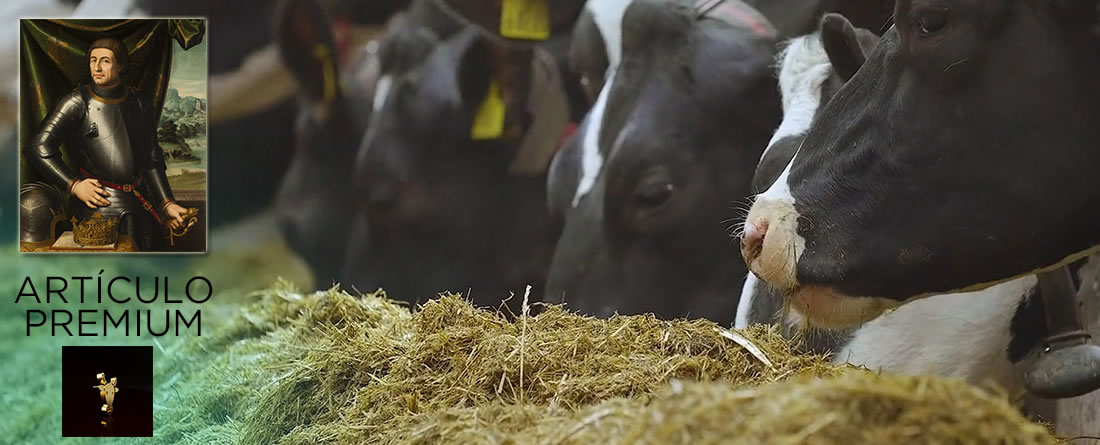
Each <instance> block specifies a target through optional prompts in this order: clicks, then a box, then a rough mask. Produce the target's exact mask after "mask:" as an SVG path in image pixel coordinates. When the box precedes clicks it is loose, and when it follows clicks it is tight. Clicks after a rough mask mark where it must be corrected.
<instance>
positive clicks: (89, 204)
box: [19, 18, 208, 253]
mask: <svg viewBox="0 0 1100 445" xmlns="http://www.w3.org/2000/svg"><path fill="white" fill-rule="evenodd" d="M205 34H206V21H205V19H202V18H157V19H22V20H20V70H19V73H20V77H19V89H20V91H19V101H20V103H19V148H20V150H19V152H20V153H19V155H20V162H19V178H20V181H19V184H20V185H19V232H20V233H19V242H20V250H21V251H22V252H39V253H57V252H64V253H122V252H127V253H203V252H205V251H206V248H207V235H206V232H207V230H206V227H207V220H208V218H207V215H206V213H207V212H206V209H207V207H208V206H207V198H208V191H207V175H206V171H207V162H206V159H207V109H206V104H207V97H206V92H207V70H206V61H207V58H206V50H207V45H206V39H204V37H205Z"/></svg>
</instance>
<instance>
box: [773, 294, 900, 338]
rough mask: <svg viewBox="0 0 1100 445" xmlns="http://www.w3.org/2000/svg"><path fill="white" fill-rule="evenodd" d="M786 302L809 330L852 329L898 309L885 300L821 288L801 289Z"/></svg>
mask: <svg viewBox="0 0 1100 445" xmlns="http://www.w3.org/2000/svg"><path fill="white" fill-rule="evenodd" d="M788 298H789V299H790V301H791V309H793V311H794V312H796V313H798V315H800V316H801V318H803V319H804V320H805V321H806V322H807V323H808V324H809V325H810V326H813V327H816V328H821V329H847V328H851V327H856V326H859V325H862V324H864V323H866V322H868V321H871V320H873V319H875V318H878V317H879V316H880V315H882V314H883V313H885V312H886V311H888V310H890V309H893V308H896V307H898V306H900V305H901V302H900V301H895V300H890V299H887V298H873V297H852V296H848V295H844V294H841V293H838V292H836V291H834V290H832V289H831V288H828V287H825V286H802V287H799V288H797V289H795V290H794V291H792V292H791V293H790V294H789V296H788Z"/></svg>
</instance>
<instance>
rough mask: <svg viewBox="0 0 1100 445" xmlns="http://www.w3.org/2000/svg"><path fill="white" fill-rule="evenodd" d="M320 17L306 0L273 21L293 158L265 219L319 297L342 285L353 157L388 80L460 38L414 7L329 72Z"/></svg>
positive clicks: (436, 16) (329, 41)
mask: <svg viewBox="0 0 1100 445" xmlns="http://www.w3.org/2000/svg"><path fill="white" fill-rule="evenodd" d="M327 16H328V14H327V13H326V11H325V10H324V9H323V8H322V5H321V4H320V3H318V2H317V1H316V0H287V1H284V2H281V4H280V7H279V9H278V15H277V19H278V20H277V21H276V41H277V43H278V46H279V50H280V53H281V56H282V60H283V64H284V65H285V66H287V68H288V69H289V70H290V72H291V73H292V74H293V75H294V78H295V79H296V80H297V83H298V85H299V87H300V88H299V101H298V103H299V109H298V116H297V119H296V121H295V127H294V136H295V141H294V146H295V148H296V150H295V152H294V156H293V157H292V158H291V162H290V165H289V167H288V168H287V171H286V174H285V175H284V177H283V179H282V182H281V184H280V185H279V189H278V191H277V193H276V196H275V206H274V207H275V213H276V215H275V216H276V220H277V222H278V224H279V228H280V231H281V232H282V235H283V238H284V239H285V240H286V243H287V245H288V246H289V247H290V248H291V249H292V250H293V251H294V252H295V253H297V254H298V255H299V256H300V257H301V258H302V259H303V260H304V261H305V263H306V265H307V266H308V267H309V268H310V270H311V271H312V273H313V277H314V279H313V282H314V285H315V286H317V287H319V288H327V287H329V286H331V285H332V284H333V282H339V281H342V279H343V276H342V275H341V273H342V272H343V270H344V267H345V259H346V256H347V253H346V252H347V246H348V244H349V239H350V238H351V237H352V225H353V224H354V223H355V220H356V218H357V213H356V212H357V210H358V209H359V207H358V206H357V205H356V202H357V201H358V200H360V199H362V197H361V195H360V194H359V193H357V191H356V190H355V189H354V182H353V179H352V174H353V173H354V163H355V156H356V153H357V150H358V148H359V144H360V142H361V141H362V138H363V134H364V133H366V130H367V124H368V123H369V122H370V120H371V115H372V114H373V113H374V112H375V111H376V110H377V109H378V108H379V107H380V106H381V103H382V102H383V101H384V100H385V97H386V95H387V94H388V92H389V86H390V83H391V79H392V78H394V77H399V76H401V75H403V74H404V73H405V72H407V71H409V70H411V69H412V68H413V67H414V66H416V65H417V64H419V63H421V62H422V61H423V60H424V59H425V58H427V56H428V53H429V52H430V51H431V49H432V46H433V45H434V44H435V43H436V42H437V41H438V39H439V37H438V36H440V35H442V36H445V37H446V36H449V35H453V34H454V33H456V32H458V31H459V30H460V29H461V26H460V25H459V24H457V23H455V22H454V21H453V20H452V19H451V18H450V17H449V16H446V15H445V14H444V13H443V12H442V11H439V10H438V9H436V8H435V6H434V3H433V2H431V1H430V0H418V1H416V2H414V3H413V4H412V5H411V6H410V8H409V10H408V11H405V12H402V13H400V14H399V15H397V16H395V17H394V18H393V19H392V20H391V21H390V23H389V24H388V27H387V29H386V31H385V32H384V35H383V36H382V37H381V38H379V39H375V40H372V41H370V42H368V43H367V44H366V45H364V46H363V47H360V48H357V49H355V50H354V52H353V53H352V57H350V58H349V60H348V62H347V63H346V64H339V63H338V58H337V55H338V48H337V47H336V46H335V44H334V41H333V35H332V30H331V26H330V20H329V19H328V17H327Z"/></svg>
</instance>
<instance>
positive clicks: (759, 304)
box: [735, 14, 878, 328]
mask: <svg viewBox="0 0 1100 445" xmlns="http://www.w3.org/2000/svg"><path fill="white" fill-rule="evenodd" d="M820 24H821V29H820V30H818V31H817V32H814V33H812V34H808V35H804V36H801V37H796V38H793V39H790V40H788V41H786V42H784V44H783V49H782V51H781V52H780V55H779V66H778V70H777V71H778V75H777V77H778V78H779V91H780V94H781V97H782V103H783V122H782V123H780V124H779V128H777V129H776V131H775V133H774V134H773V135H772V138H771V141H769V143H768V146H767V148H765V149H764V154H763V155H761V157H760V163H759V165H757V168H756V173H755V175H754V176H753V183H752V190H753V193H754V194H756V193H760V192H763V191H764V190H767V189H768V187H770V186H771V185H772V184H773V183H774V182H775V180H776V178H778V177H779V175H780V173H782V172H783V170H784V169H785V168H786V166H787V164H788V163H790V161H791V158H793V157H794V154H795V152H796V151H797V150H798V147H799V146H801V145H802V141H803V140H805V138H806V132H807V131H808V130H809V128H810V123H811V122H812V121H813V119H814V116H815V115H816V114H817V110H819V109H821V107H823V106H824V105H825V103H827V102H828V101H829V99H831V98H832V97H833V95H835V94H836V92H837V90H839V89H840V87H841V86H843V85H844V83H845V82H846V81H848V79H851V77H852V76H853V75H854V74H855V71H856V70H857V69H858V68H859V65H860V64H862V63H863V61H864V60H865V59H866V55H867V54H869V53H870V52H871V50H872V49H873V48H874V46H875V44H876V43H877V42H878V36H876V35H875V34H874V33H872V32H870V31H869V30H867V29H863V28H856V27H855V26H853V25H852V24H851V22H849V21H848V20H847V18H846V17H845V16H843V15H840V14H826V15H825V16H824V17H823V19H822V20H821V22H820ZM783 308H784V305H783V302H782V294H779V295H776V294H775V292H774V289H772V288H771V286H769V285H768V284H767V283H766V282H764V281H760V280H759V279H757V277H756V276H755V275H752V274H749V276H748V277H747V279H746V280H745V285H744V288H743V291H742V293H741V300H740V303H739V306H738V309H737V320H736V324H735V326H736V327H738V328H744V327H747V326H748V325H749V324H752V323H773V322H776V321H780V320H779V319H778V318H777V316H778V315H779V314H780V313H781V312H782V309H783ZM799 324H800V323H799Z"/></svg>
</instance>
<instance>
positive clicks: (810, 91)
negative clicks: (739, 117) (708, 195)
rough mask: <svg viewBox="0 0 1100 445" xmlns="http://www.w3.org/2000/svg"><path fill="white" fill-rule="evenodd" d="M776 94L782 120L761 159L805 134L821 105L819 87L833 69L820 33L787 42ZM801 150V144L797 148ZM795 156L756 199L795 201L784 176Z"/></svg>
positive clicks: (796, 153)
mask: <svg viewBox="0 0 1100 445" xmlns="http://www.w3.org/2000/svg"><path fill="white" fill-rule="evenodd" d="M779 59H780V60H781V62H780V64H779V93H780V96H781V97H782V101H783V121H782V122H781V123H780V124H779V128H777V129H776V130H775V133H774V134H772V138H771V141H769V142H768V147H767V148H765V149H764V153H762V154H761V155H760V158H761V159H763V158H764V156H767V154H768V149H770V148H771V147H772V146H773V145H775V143H776V142H778V141H780V140H782V139H784V138H788V137H792V136H798V135H802V134H804V133H806V132H807V131H809V129H810V124H811V123H813V120H814V115H815V114H817V108H818V106H819V105H820V104H821V87H822V85H824V84H825V81H826V80H827V79H828V78H829V75H830V74H832V72H833V65H832V63H830V62H829V55H828V54H827V53H826V52H825V47H824V46H823V45H822V44H821V35H820V34H810V35H806V36H802V37H797V38H794V39H791V40H789V41H788V43H787V45H786V47H785V48H783V51H782V53H781V54H780V56H779ZM799 149H800V150H801V147H799ZM797 156H798V152H797V151H796V152H795V156H794V157H792V158H791V161H790V162H788V163H787V166H786V167H785V168H784V169H783V172H782V173H780V174H779V177H778V178H777V179H776V180H775V182H774V183H772V185H771V187H769V188H768V190H766V191H764V193H761V194H760V195H759V196H758V199H775V200H778V201H782V202H786V203H789V204H794V197H793V196H791V190H790V186H789V185H788V184H787V178H788V177H789V175H790V172H791V165H793V164H794V159H795V157H797Z"/></svg>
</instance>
